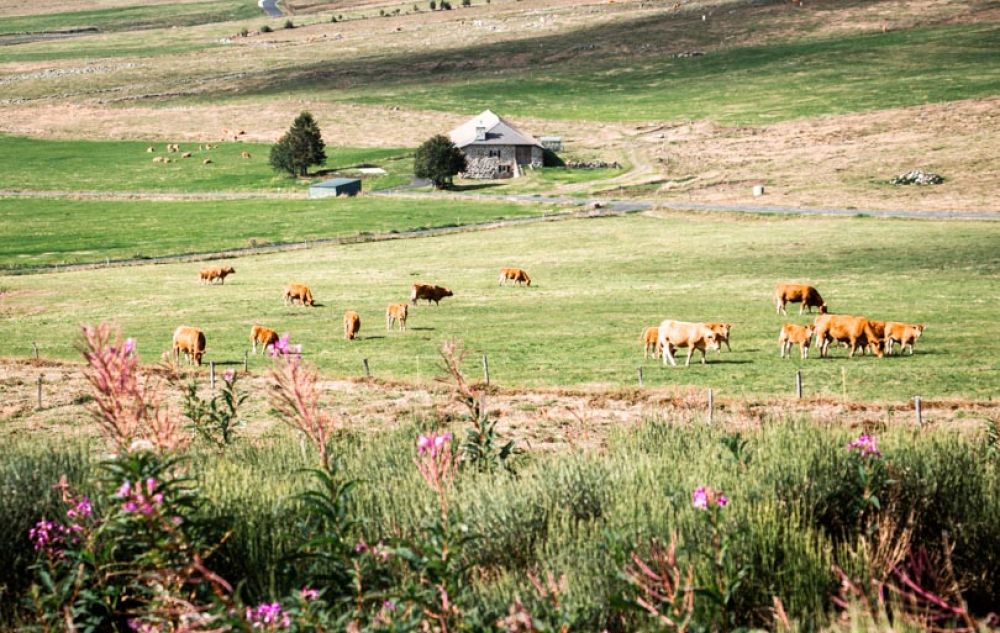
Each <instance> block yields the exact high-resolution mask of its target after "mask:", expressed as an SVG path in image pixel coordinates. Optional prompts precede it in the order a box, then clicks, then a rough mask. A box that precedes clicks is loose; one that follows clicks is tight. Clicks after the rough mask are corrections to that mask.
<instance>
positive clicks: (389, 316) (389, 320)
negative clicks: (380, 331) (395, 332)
mask: <svg viewBox="0 0 1000 633" xmlns="http://www.w3.org/2000/svg"><path fill="white" fill-rule="evenodd" d="M409 309H410V306H408V305H407V304H405V303H390V304H389V306H388V307H387V308H386V309H385V331H386V332H388V331H389V330H391V329H392V324H393V322H397V323H399V331H400V332H402V331H404V330H405V329H406V316H407V313H408V312H409Z"/></svg>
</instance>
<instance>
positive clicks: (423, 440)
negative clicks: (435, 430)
mask: <svg viewBox="0 0 1000 633" xmlns="http://www.w3.org/2000/svg"><path fill="white" fill-rule="evenodd" d="M433 445H434V442H433V440H431V438H429V437H427V436H426V435H421V436H420V437H418V438H417V454H418V455H423V454H424V453H426V452H427V451H429V450H430V449H431V447H432V446H433Z"/></svg>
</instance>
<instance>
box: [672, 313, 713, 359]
mask: <svg viewBox="0 0 1000 633" xmlns="http://www.w3.org/2000/svg"><path fill="white" fill-rule="evenodd" d="M657 340H658V342H659V345H660V349H661V350H662V351H663V364H664V365H666V364H667V361H670V364H671V365H673V366H674V367H676V366H677V361H676V360H674V350H675V349H677V348H679V347H686V348H688V353H687V360H686V361H685V362H684V366H685V367H687V366H689V365H690V364H691V354H693V353H694V350H696V349H697V350H698V351H700V352H701V364H702V365H704V364H705V363H706V362H707V360H706V359H705V348H706V347H711V348H712V349H715V350H717V349H719V341H718V340H717V338H716V335H715V332H713V331H712V330H710V329H709V328H708V326H706V325H705V324H704V323H689V322H686V321H672V320H670V319H667V320H665V321H663V322H661V323H660V333H659V338H658V339H657Z"/></svg>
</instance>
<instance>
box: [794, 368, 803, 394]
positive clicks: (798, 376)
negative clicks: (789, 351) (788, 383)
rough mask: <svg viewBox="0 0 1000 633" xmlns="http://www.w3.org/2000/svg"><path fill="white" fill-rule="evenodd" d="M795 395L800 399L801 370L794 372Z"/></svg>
mask: <svg viewBox="0 0 1000 633" xmlns="http://www.w3.org/2000/svg"><path fill="white" fill-rule="evenodd" d="M795 397H796V398H798V399H799V400H801V399H802V370H796V372H795Z"/></svg>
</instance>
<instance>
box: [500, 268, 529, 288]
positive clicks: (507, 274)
mask: <svg viewBox="0 0 1000 633" xmlns="http://www.w3.org/2000/svg"><path fill="white" fill-rule="evenodd" d="M507 280H511V281H513V282H514V285H520V284H524V285H526V286H530V285H531V277H529V276H528V272H527V271H526V270H524V269H523V268H501V269H500V279H499V280H498V281H499V283H500V285H507Z"/></svg>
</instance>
